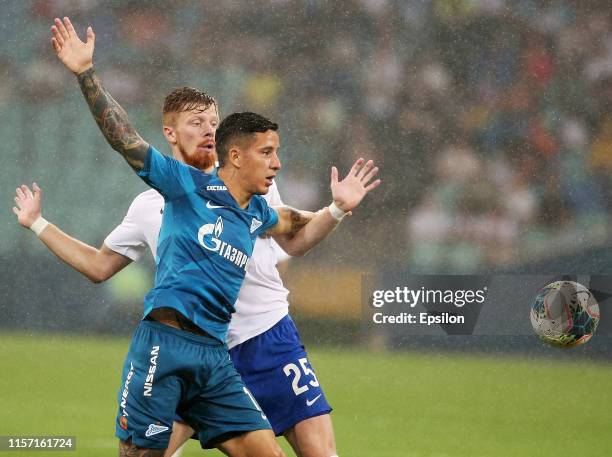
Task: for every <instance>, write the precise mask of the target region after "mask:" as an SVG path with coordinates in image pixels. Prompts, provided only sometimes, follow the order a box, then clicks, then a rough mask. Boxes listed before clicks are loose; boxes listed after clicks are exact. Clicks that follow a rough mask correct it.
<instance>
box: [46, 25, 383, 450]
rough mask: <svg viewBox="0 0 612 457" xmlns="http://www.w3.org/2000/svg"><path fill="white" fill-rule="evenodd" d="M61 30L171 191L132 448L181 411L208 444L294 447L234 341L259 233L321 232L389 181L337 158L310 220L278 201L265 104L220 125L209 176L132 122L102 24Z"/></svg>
mask: <svg viewBox="0 0 612 457" xmlns="http://www.w3.org/2000/svg"><path fill="white" fill-rule="evenodd" d="M53 33H54V37H53V39H52V42H53V45H54V47H55V49H56V52H57V54H58V56H59V58H60V59H61V60H62V62H63V63H64V64H65V65H66V66H67V67H68V68H69V69H70V70H71V71H73V72H74V73H75V74H76V75H77V77H78V80H79V83H80V85H81V89H82V91H83V93H84V95H85V97H86V100H87V102H88V104H89V106H90V109H91V111H92V113H93V115H94V118H95V119H96V122H97V123H98V125H99V127H100V129H101V130H102V132H103V134H104V135H105V137H106V139H107V140H108V142H109V143H110V144H111V146H112V147H113V148H114V149H116V150H117V151H118V152H120V153H121V154H122V155H123V156H124V158H125V159H126V161H128V163H129V164H130V166H131V167H132V168H133V169H134V170H135V171H136V172H137V173H138V174H139V175H140V176H141V177H142V178H143V179H144V180H145V181H146V182H147V183H148V184H150V185H151V186H152V187H154V188H156V189H157V190H158V191H159V192H160V193H161V194H162V195H163V196H164V199H165V210H164V219H163V220H164V222H163V224H162V229H161V232H160V234H159V256H158V271H157V276H156V284H155V287H154V288H153V289H152V291H151V292H150V293H149V294H148V295H147V297H146V299H145V320H144V321H143V322H142V323H141V324H140V326H139V328H138V329H137V331H136V333H135V335H134V339H133V341H132V345H131V347H130V352H129V353H128V357H127V359H126V364H125V367H124V387H123V389H122V391H121V392H120V395H119V402H120V409H119V416H118V422H117V435H118V436H119V437H120V439H121V440H122V441H121V445H120V449H121V453H122V455H127V454H128V453H130V455H132V453H144V452H147V455H162V454H163V451H157V450H158V449H159V450H163V449H164V448H165V447H166V446H167V443H168V436H169V429H170V426H171V419H172V416H173V413H174V411H177V412H179V413H180V414H181V415H182V416H183V417H184V418H185V419H186V421H187V422H188V423H189V424H190V425H192V426H193V427H194V428H195V429H196V430H197V432H198V436H199V439H200V441H201V443H202V445H203V446H206V447H210V446H213V445H215V446H218V447H219V448H220V449H222V450H223V451H224V452H226V453H228V454H230V455H256V456H264V455H282V452H281V451H280V449H279V448H278V446H277V445H276V443H275V441H274V440H273V435H272V434H271V432H269V431H268V430H267V429H268V427H269V425H268V424H267V421H266V420H265V417H264V416H263V414H262V413H261V412H260V411H259V410H258V406H257V404H256V403H255V402H254V401H252V398H251V397H250V393H249V392H248V390H247V389H246V388H245V387H244V385H243V384H242V381H241V380H240V378H239V377H238V375H237V374H236V372H235V371H234V369H233V367H232V365H231V362H230V361H229V357H228V354H227V349H226V348H225V346H224V344H223V342H224V337H225V331H226V329H227V323H228V321H229V315H230V314H231V312H232V310H233V302H234V300H235V299H236V295H237V292H238V288H239V286H240V282H241V280H242V278H243V277H244V270H245V266H246V262H247V260H248V258H249V256H250V254H251V252H252V248H253V240H254V239H255V238H256V237H257V235H258V234H260V233H262V232H263V231H265V230H268V229H269V230H268V233H271V234H272V235H274V236H276V237H279V238H278V239H279V240H282V237H283V236H286V235H289V234H294V233H296V232H297V233H298V234H299V236H302V237H304V238H310V239H313V238H317V237H320V236H321V233H323V232H325V230H327V228H328V227H329V225H330V224H335V219H334V218H333V217H332V215H331V214H330V212H331V211H333V212H336V213H340V214H343V213H346V212H348V211H350V210H352V209H353V208H355V207H356V206H357V205H358V204H359V203H360V201H361V200H362V199H363V197H364V196H365V194H366V193H367V192H368V191H369V190H371V189H373V188H375V187H376V186H377V185H378V183H379V181H374V182H373V183H371V184H367V183H368V182H369V181H370V180H371V179H372V178H373V176H374V175H375V173H376V169H375V168H374V167H373V164H372V163H371V162H367V163H366V164H365V166H364V163H363V161H360V162H358V163H357V164H356V166H355V167H353V169H352V170H351V173H350V174H349V176H348V177H347V178H346V179H345V180H343V181H341V182H338V178H337V170H335V168H334V169H332V195H333V197H334V203H332V205H330V211H326V212H323V213H322V214H320V215H318V216H317V217H315V218H314V219H313V220H312V221H311V222H309V223H308V224H305V222H306V221H305V219H307V218H304V217H303V216H302V215H301V214H300V213H299V212H298V211H295V210H292V209H289V208H280V209H278V210H273V209H271V208H269V207H268V206H267V205H266V203H265V202H264V201H263V199H261V198H260V197H258V195H260V194H265V193H266V192H267V189H268V187H269V186H271V185H272V179H273V178H274V176H275V175H276V172H277V171H278V170H279V169H280V162H279V160H278V156H277V151H278V144H279V141H278V134H277V133H276V130H277V126H276V124H274V123H272V122H270V121H268V120H267V119H265V118H263V117H261V116H258V115H255V114H253V113H237V114H235V115H232V116H229V117H228V118H227V119H226V120H224V122H223V123H222V124H221V126H220V127H219V130H218V131H217V135H218V136H217V150H218V152H219V161H220V169H219V173H218V176H217V175H205V174H203V173H201V172H200V171H198V170H196V169H194V168H191V167H188V166H185V165H183V164H181V163H180V162H178V161H175V160H173V159H170V158H167V157H164V156H162V155H161V154H160V153H159V152H157V150H155V149H154V148H153V147H151V146H150V145H149V144H148V143H146V142H145V141H143V140H142V138H140V136H139V135H138V134H137V132H136V131H135V130H134V129H133V127H132V126H131V125H130V124H129V121H128V120H127V116H126V114H125V112H124V111H123V110H122V109H121V107H119V105H118V104H117V103H116V102H115V101H114V100H113V99H112V98H111V97H110V95H109V94H108V93H107V92H106V91H105V90H104V88H103V87H102V86H101V84H100V81H99V79H98V78H97V76H96V75H95V72H94V70H93V64H92V57H93V40H94V36H93V31H92V30H91V29H88V33H87V34H88V40H87V43H82V42H81V41H80V40H78V38H77V37H76V33H75V32H74V29H73V27H72V25H71V24H70V22H69V21H68V19H67V18H65V19H64V23H62V22H61V21H59V20H56V26H55V27H54V28H53ZM240 432H248V433H240ZM237 433H240V434H239V435H237ZM134 455H135V454H134Z"/></svg>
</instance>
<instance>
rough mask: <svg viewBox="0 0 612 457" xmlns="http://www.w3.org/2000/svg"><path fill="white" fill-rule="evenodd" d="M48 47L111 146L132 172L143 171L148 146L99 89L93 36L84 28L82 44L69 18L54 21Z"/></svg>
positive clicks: (116, 105) (125, 115)
mask: <svg viewBox="0 0 612 457" xmlns="http://www.w3.org/2000/svg"><path fill="white" fill-rule="evenodd" d="M51 32H52V34H53V37H52V38H51V44H52V45H53V48H54V49H55V52H56V54H57V56H58V58H59V59H60V60H61V61H62V62H63V63H64V65H66V67H67V68H68V69H69V70H70V71H72V72H73V73H74V74H75V75H76V76H77V79H78V81H79V85H80V86H81V91H82V92H83V95H84V96H85V100H86V101H87V104H88V105H89V109H90V111H91V114H93V117H94V119H95V121H96V123H97V124H98V127H99V128H100V130H101V131H102V134H103V135H104V137H105V138H106V141H108V143H109V144H110V145H111V147H112V148H113V149H114V150H115V151H117V152H119V153H120V154H121V155H122V156H123V157H124V159H125V160H126V161H127V163H128V164H130V166H131V167H132V168H133V169H134V170H136V171H139V170H142V168H144V161H145V157H146V155H147V151H148V150H149V144H148V143H147V142H146V141H144V140H143V139H142V138H141V137H140V135H138V132H136V130H135V129H134V127H133V126H132V124H131V123H130V120H129V119H128V116H127V113H126V112H125V111H124V110H123V108H121V106H120V105H119V104H118V103H117V102H116V101H115V100H114V99H113V97H111V95H110V94H109V93H108V92H107V91H106V89H104V87H102V84H101V83H100V79H99V78H98V76H97V75H96V73H95V71H94V68H93V53H94V43H95V38H96V37H95V35H94V32H93V29H92V28H91V27H88V28H87V41H86V42H85V43H83V42H82V41H81V40H80V39H79V37H78V36H77V34H76V31H75V30H74V27H73V26H72V23H71V22H70V19H68V18H67V17H65V18H64V20H63V22H62V21H61V20H60V19H57V18H56V19H55V25H54V26H53V27H51Z"/></svg>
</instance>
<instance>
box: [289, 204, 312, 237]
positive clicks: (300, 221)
mask: <svg viewBox="0 0 612 457" xmlns="http://www.w3.org/2000/svg"><path fill="white" fill-rule="evenodd" d="M287 211H289V215H290V217H291V233H295V232H297V231H299V230H300V229H301V228H302V227H304V226H305V225H306V224H307V223H308V221H309V220H310V218H307V217H305V216H304V215H303V214H302V213H301V212H300V211H298V210H297V209H294V208H289V207H287Z"/></svg>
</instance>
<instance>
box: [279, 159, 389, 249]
mask: <svg viewBox="0 0 612 457" xmlns="http://www.w3.org/2000/svg"><path fill="white" fill-rule="evenodd" d="M377 173H378V167H375V166H374V162H373V161H371V160H369V161H368V162H365V161H364V160H363V159H359V160H357V162H355V164H354V165H353V167H352V168H351V170H350V171H349V173H348V175H347V176H346V177H345V178H344V179H343V180H342V181H338V170H337V169H336V167H332V172H331V185H330V187H331V191H332V197H333V200H334V201H333V203H332V204H331V205H330V206H329V207H327V208H324V209H323V210H321V211H319V212H317V213H316V214H314V215H312V213H305V212H303V211H298V210H296V209H293V208H289V207H283V208H277V212H278V224H277V225H276V226H274V227H272V228H271V229H270V230H269V234H270V235H272V236H273V237H274V239H275V240H276V242H277V243H278V244H279V245H280V246H281V247H282V248H283V249H284V250H285V252H287V254H289V255H293V256H301V255H304V254H306V253H307V252H308V251H309V250H310V249H312V248H313V247H314V246H316V245H317V244H318V243H320V242H321V241H322V240H323V239H324V238H325V237H327V235H329V234H330V233H331V232H332V231H333V230H334V229H335V228H336V227H337V225H338V224H339V223H340V221H341V220H342V218H343V217H344V216H345V215H347V214H350V213H351V211H352V210H353V209H355V208H356V207H357V206H358V205H359V204H360V203H361V201H362V200H363V198H364V197H365V196H366V194H367V193H368V192H369V191H371V190H373V189H375V188H376V187H378V185H379V184H380V182H381V181H380V179H377V180H375V181H373V182H371V183H370V181H371V180H372V179H373V178H374V177H375V176H376V174H377ZM368 183H369V184H368Z"/></svg>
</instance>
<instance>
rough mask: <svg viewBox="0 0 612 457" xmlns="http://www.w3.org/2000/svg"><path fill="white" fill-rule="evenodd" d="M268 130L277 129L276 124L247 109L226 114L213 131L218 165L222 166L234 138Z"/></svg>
mask: <svg viewBox="0 0 612 457" xmlns="http://www.w3.org/2000/svg"><path fill="white" fill-rule="evenodd" d="M268 130H273V131H275V132H276V131H277V130H278V124H276V123H275V122H272V121H271V120H270V119H268V118H265V117H263V116H262V115H260V114H256V113H250V112H248V111H247V112H244V113H234V114H230V115H229V116H227V117H226V118H225V119H223V121H221V124H219V128H217V132H216V133H215V143H216V145H217V157H218V160H219V166H220V167H222V166H223V165H224V164H225V161H226V160H227V155H228V153H229V150H230V146H232V145H233V144H234V143H235V141H236V140H240V139H242V138H244V137H247V136H251V135H253V134H255V133H264V132H267V131H268Z"/></svg>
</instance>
